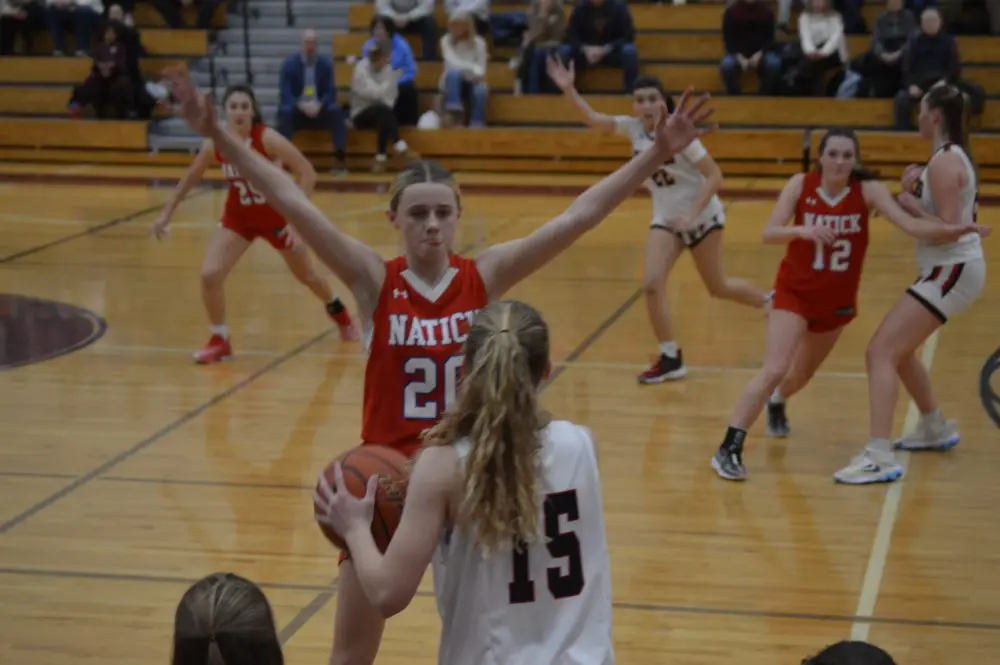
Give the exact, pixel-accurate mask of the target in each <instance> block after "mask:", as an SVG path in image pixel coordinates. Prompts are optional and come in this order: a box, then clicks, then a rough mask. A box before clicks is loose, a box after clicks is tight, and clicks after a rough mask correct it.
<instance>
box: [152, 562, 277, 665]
mask: <svg viewBox="0 0 1000 665" xmlns="http://www.w3.org/2000/svg"><path fill="white" fill-rule="evenodd" d="M170 662H171V665H204V664H207V663H212V664H213V665H214V664H216V663H227V664H228V665H284V662H285V661H284V657H283V656H282V653H281V640H280V639H278V629H277V626H276V625H275V623H274V613H273V612H272V611H271V605H270V603H268V602H267V597H266V596H265V595H264V592H263V591H261V590H260V587H258V586H257V585H256V584H254V583H253V582H251V581H250V580H247V579H244V578H242V577H240V576H239V575H234V574H232V573H214V574H212V575H208V576H207V577H204V578H202V579H200V580H199V581H197V582H195V583H194V584H192V585H191V586H190V587H189V588H188V590H187V591H186V592H184V596H183V597H182V598H181V601H180V603H178V605H177V611H176V612H175V613H174V646H173V655H172V656H171V661H170Z"/></svg>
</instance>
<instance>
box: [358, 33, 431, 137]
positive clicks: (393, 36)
mask: <svg viewBox="0 0 1000 665" xmlns="http://www.w3.org/2000/svg"><path fill="white" fill-rule="evenodd" d="M369 29H370V31H371V35H372V36H371V38H370V39H369V40H368V41H366V42H365V44H364V46H363V47H362V49H361V55H362V57H367V56H368V49H369V48H371V47H372V45H373V44H374V43H375V42H377V41H387V42H389V45H390V48H391V51H392V53H391V55H390V57H389V66H391V67H392V68H393V69H398V70H399V71H400V72H402V74H401V75H400V77H399V81H398V85H397V87H398V90H399V95H398V96H397V97H396V105H395V106H394V107H393V109H392V111H393V113H395V114H396V120H398V121H399V124H400V125H403V126H404V127H412V126H414V125H416V124H417V120H419V119H420V96H419V95H418V93H417V61H416V59H415V58H414V57H413V49H411V48H410V43H409V42H408V41H406V38H405V37H403V36H402V35H401V34H399V33H398V32H396V29H395V26H394V25H393V23H392V21H390V20H388V19H386V18H385V17H383V16H374V17H372V21H371V26H370V28H369Z"/></svg>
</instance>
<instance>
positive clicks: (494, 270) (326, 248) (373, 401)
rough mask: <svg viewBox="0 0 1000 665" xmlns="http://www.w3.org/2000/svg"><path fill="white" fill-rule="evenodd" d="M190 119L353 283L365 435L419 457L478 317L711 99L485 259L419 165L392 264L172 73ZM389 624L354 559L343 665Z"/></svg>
mask: <svg viewBox="0 0 1000 665" xmlns="http://www.w3.org/2000/svg"><path fill="white" fill-rule="evenodd" d="M168 79H169V81H170V83H171V87H172V89H173V92H174V95H175V96H176V98H177V99H178V100H180V101H181V113H182V114H183V115H184V117H185V118H186V119H187V120H188V122H190V123H191V125H192V127H194V128H195V129H196V130H197V131H198V132H200V133H201V134H204V135H205V136H207V137H209V138H211V139H213V140H214V141H215V145H216V146H218V148H219V150H220V151H222V153H223V154H224V155H225V156H226V157H227V158H228V159H230V160H232V162H233V163H234V164H236V165H237V166H238V167H239V169H240V172H241V173H243V175H244V176H246V178H247V179H248V180H249V181H250V182H251V183H252V184H253V185H254V187H256V188H257V190H258V191H260V192H262V193H263V194H264V195H265V196H267V198H268V200H269V201H271V202H272V203H273V204H274V205H275V207H277V208H278V210H280V211H281V212H282V213H283V214H284V215H285V217H286V219H288V221H289V222H290V223H291V224H293V225H294V226H295V229H296V230H297V231H298V232H299V233H300V234H301V235H302V238H303V239H304V240H305V241H306V242H308V243H309V245H310V246H311V247H312V248H313V250H314V251H315V252H316V254H317V256H318V257H319V258H320V259H321V260H323V262H324V263H326V265H328V266H329V267H330V269H331V270H332V271H333V272H334V273H335V274H336V275H337V276H338V277H340V279H341V280H342V281H343V282H344V283H345V284H348V285H349V286H350V288H351V291H352V293H353V294H354V296H355V298H356V299H357V302H358V311H359V312H360V316H361V319H362V320H363V321H365V338H366V341H367V343H368V348H369V359H368V366H367V369H366V373H365V405H364V424H363V440H364V441H365V442H366V443H387V444H390V445H393V446H397V447H399V448H401V449H403V450H406V451H408V452H411V453H412V452H414V451H415V450H417V448H418V442H419V440H420V439H419V436H420V433H421V432H422V431H423V430H425V429H427V428H429V427H430V426H432V425H433V424H435V422H436V421H437V420H438V419H440V418H441V416H442V415H443V413H444V411H445V410H446V409H447V408H448V407H449V406H450V404H451V403H452V399H453V396H454V395H455V391H456V389H457V386H458V373H459V368H460V366H461V362H462V361H461V359H460V358H461V355H460V354H461V348H462V342H463V341H464V340H465V336H466V334H467V331H468V329H469V319H470V318H471V317H472V315H473V313H474V312H475V311H476V310H477V309H479V308H482V307H485V306H486V305H487V304H488V303H489V302H490V301H493V300H497V299H499V298H500V297H501V296H502V295H503V294H504V293H505V292H506V291H507V290H508V289H510V288H511V287H512V286H514V285H515V284H517V283H518V282H520V281H521V280H523V279H525V278H526V277H528V276H529V275H531V274H532V273H534V272H535V271H537V270H538V269H539V268H541V267H542V266H544V265H545V264H546V263H548V262H549V261H550V260H552V259H553V258H554V257H556V256H557V255H559V254H560V253H561V252H562V251H563V250H565V249H566V248H568V247H569V246H570V245H572V244H573V242H574V241H575V240H576V239H577V238H579V237H580V236H582V235H583V234H584V233H586V232H587V231H589V230H591V229H593V228H594V227H596V226H597V225H598V224H599V223H600V222H601V221H602V220H603V219H604V218H605V217H607V216H608V215H609V214H610V213H611V212H612V211H613V210H614V209H615V208H616V207H618V205H619V204H620V203H621V202H622V201H623V200H625V199H626V198H627V197H628V196H630V195H631V194H632V192H634V191H635V190H636V189H637V188H638V187H639V186H640V185H641V184H642V183H643V182H644V181H645V180H646V178H648V177H650V175H652V173H653V172H654V171H656V170H657V169H658V168H659V167H660V165H662V164H663V162H664V160H665V159H667V158H669V157H671V156H672V155H674V154H676V153H677V152H679V151H680V150H683V149H684V148H685V147H686V146H687V145H688V144H690V143H691V141H693V140H694V139H696V138H698V137H699V136H700V135H702V134H704V133H705V132H706V131H708V130H707V129H698V128H697V124H698V123H700V122H702V121H704V120H705V119H706V118H707V117H708V116H709V114H710V113H711V108H709V107H708V105H707V101H708V96H707V95H703V96H702V97H700V98H699V99H698V100H697V101H696V102H695V103H693V104H691V103H689V102H690V101H691V100H690V95H691V93H690V91H687V92H685V93H684V95H683V96H682V97H681V100H680V102H679V103H678V105H677V109H676V111H675V112H674V113H673V114H671V115H670V116H669V118H668V117H667V113H666V108H665V107H664V108H663V109H661V114H660V118H659V120H658V122H657V124H656V127H655V128H654V132H653V136H654V137H655V139H654V141H653V142H652V145H651V146H650V147H649V148H647V149H646V150H644V151H642V152H640V153H639V154H638V155H636V156H635V157H633V158H632V160H631V161H629V162H628V163H627V164H625V165H624V166H623V167H622V168H620V169H618V170H617V171H615V172H614V173H613V174H611V175H610V176H608V177H607V178H605V179H604V180H602V181H600V182H599V183H597V184H596V185H594V186H593V187H591V188H590V189H588V190H587V191H586V192H584V193H583V194H582V195H581V196H580V197H578V198H577V199H576V201H574V202H573V203H572V204H571V205H570V207H569V208H568V209H567V210H566V211H565V212H564V213H562V214H561V215H559V216H558V217H556V218H555V219H553V220H551V221H549V222H548V223H546V224H545V225H543V226H542V227H541V228H539V229H538V230H536V231H535V232H533V233H531V234H530V235H528V236H525V237H523V238H518V239H515V240H511V241H508V242H505V243H501V244H499V245H495V246H492V247H489V248H488V249H486V250H485V251H483V253H481V254H480V255H479V256H477V257H476V258H475V259H468V258H465V257H461V256H457V255H455V254H453V253H452V250H451V246H452V241H453V238H454V236H455V231H456V227H457V225H458V221H459V217H460V215H461V200H460V196H459V191H458V187H457V185H456V184H455V181H454V179H453V178H452V176H451V174H450V173H449V172H448V171H447V170H446V169H445V168H444V167H442V166H440V165H439V164H436V163H434V162H429V161H419V162H414V163H413V164H410V165H409V166H407V167H406V168H405V169H404V170H403V171H402V172H400V173H399V174H398V176H397V177H396V181H395V183H394V185H393V188H392V191H391V195H390V199H389V210H388V213H387V214H388V217H389V220H390V221H391V222H392V224H393V225H394V226H396V227H397V228H398V229H399V230H400V232H401V233H402V234H403V243H404V246H405V255H404V256H402V257H400V258H397V259H393V260H391V261H385V260H383V258H382V257H381V256H379V255H378V254H377V253H376V252H375V250H373V249H372V248H370V247H368V246H366V245H364V244H362V243H361V242H359V241H358V240H355V239H354V238H351V237H349V236H347V235H346V234H345V233H343V232H342V231H341V230H340V229H338V228H336V227H335V226H333V225H332V224H330V222H329V221H328V220H327V219H326V218H325V217H324V216H323V214H322V213H321V212H320V211H319V210H318V209H317V208H316V207H315V206H314V205H313V204H312V203H311V202H310V201H309V198H308V197H306V196H304V195H303V194H302V192H301V191H299V190H298V189H296V188H293V187H289V186H288V178H287V176H286V175H285V174H284V173H283V172H282V171H281V170H280V169H278V168H277V167H275V166H274V165H273V164H270V163H268V162H267V161H265V160H263V159H259V158H258V157H257V156H256V155H254V154H253V153H252V151H250V150H247V149H246V147H245V146H243V145H242V144H241V143H240V142H239V141H238V140H235V139H234V138H233V137H232V136H230V135H228V134H226V133H225V132H223V131H222V130H220V129H219V127H218V125H217V123H216V120H215V113H214V108H213V106H212V103H211V99H210V98H208V97H204V98H202V97H201V96H199V94H198V92H197V90H196V89H195V88H194V85H193V84H192V83H191V81H190V79H189V78H188V76H187V74H186V73H185V72H183V71H180V70H175V71H171V72H170V73H169V74H168ZM384 625H385V620H384V618H383V617H382V615H381V613H380V612H379V610H378V609H377V608H376V607H375V606H374V605H373V604H372V603H371V601H369V599H368V598H367V596H366V595H365V593H364V590H363V589H362V587H361V584H360V582H359V580H358V577H357V573H356V572H355V570H354V566H353V564H352V563H351V561H350V560H349V559H347V560H346V561H343V565H342V566H341V568H340V577H339V580H338V587H337V618H336V623H335V628H334V646H333V651H332V653H331V656H330V663H331V665H371V664H372V663H373V662H374V660H375V655H376V654H377V652H378V647H379V643H380V642H381V639H382V630H383V628H384Z"/></svg>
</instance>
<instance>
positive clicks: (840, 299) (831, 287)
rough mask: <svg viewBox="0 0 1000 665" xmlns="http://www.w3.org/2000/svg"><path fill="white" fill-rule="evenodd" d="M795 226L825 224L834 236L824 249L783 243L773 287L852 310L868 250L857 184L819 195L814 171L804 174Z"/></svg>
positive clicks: (814, 244) (804, 242) (819, 180)
mask: <svg viewBox="0 0 1000 665" xmlns="http://www.w3.org/2000/svg"><path fill="white" fill-rule="evenodd" d="M794 224H795V226H815V225H821V226H826V227H828V228H830V229H832V230H833V231H834V233H836V234H837V239H836V240H834V242H833V243H832V244H830V245H823V244H821V243H818V242H813V241H810V240H801V239H798V238H796V239H795V240H792V241H791V242H790V243H788V248H787V250H786V251H785V258H784V259H783V260H782V261H781V266H780V267H779V268H778V278H777V280H776V283H775V289H776V290H778V291H782V290H786V291H789V292H792V293H794V294H795V295H796V296H798V297H800V298H803V299H805V300H806V301H808V302H811V303H814V304H816V305H822V304H826V305H830V306H836V307H853V306H855V305H856V301H857V296H858V289H859V287H860V285H861V269H862V267H863V265H864V261H865V253H866V252H867V251H868V205H867V204H866V203H865V198H864V194H863V192H862V181H860V180H851V182H850V184H849V185H848V187H847V188H846V189H844V190H842V191H841V192H840V194H838V195H837V196H836V197H831V196H830V195H828V194H827V193H826V192H825V191H823V186H822V178H821V176H820V174H819V173H814V172H813V173H807V174H806V176H805V179H804V180H803V182H802V193H801V194H800V195H799V202H798V205H797V206H796V207H795V222H794Z"/></svg>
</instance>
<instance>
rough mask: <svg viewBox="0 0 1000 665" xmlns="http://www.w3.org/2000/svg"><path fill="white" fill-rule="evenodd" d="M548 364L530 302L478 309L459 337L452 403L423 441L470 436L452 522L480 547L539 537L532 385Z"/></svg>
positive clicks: (542, 329) (540, 418)
mask: <svg viewBox="0 0 1000 665" xmlns="http://www.w3.org/2000/svg"><path fill="white" fill-rule="evenodd" d="M548 367H549V330H548V327H547V326H546V325H545V321H544V319H542V315H541V314H540V313H539V312H538V310H536V309H535V308H534V307H532V306H531V305H528V304H526V303H523V302H520V301H517V300H504V301H500V302H496V303H493V304H491V305H489V306H488V307H486V308H485V309H482V310H480V312H479V313H478V314H477V315H476V317H475V319H474V320H473V321H472V325H471V326H470V328H469V334H468V337H467V339H466V341H465V374H464V376H463V378H462V384H461V389H460V395H459V400H458V404H457V407H456V408H455V409H453V410H451V411H449V412H448V413H446V414H445V416H444V418H443V419H442V420H441V422H439V423H438V424H437V425H435V426H434V427H433V428H432V429H430V430H429V431H428V432H427V433H426V434H425V441H426V445H428V446H444V445H451V444H453V443H454V442H455V441H457V440H458V439H461V438H462V437H468V439H469V455H468V458H467V459H466V460H465V475H464V479H463V483H462V488H463V489H462V501H461V505H460V508H459V515H458V519H457V520H456V521H457V523H458V524H459V525H460V527H461V528H463V529H465V530H466V532H469V531H470V530H471V529H474V530H475V537H476V541H477V542H478V544H479V545H480V547H482V548H483V550H484V551H485V552H486V553H490V552H493V551H496V550H500V549H504V548H507V547H513V546H519V545H520V544H522V543H524V544H527V543H531V542H534V541H535V540H537V538H538V536H539V524H538V523H539V515H538V513H539V491H538V487H537V483H538V468H537V459H536V458H537V453H538V450H539V446H540V440H539V430H540V429H541V426H542V425H543V423H544V422H545V416H544V415H543V414H541V413H540V412H539V409H538V400H537V395H536V392H537V389H538V384H539V383H541V381H542V379H543V378H544V377H545V373H546V371H547V370H548Z"/></svg>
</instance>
